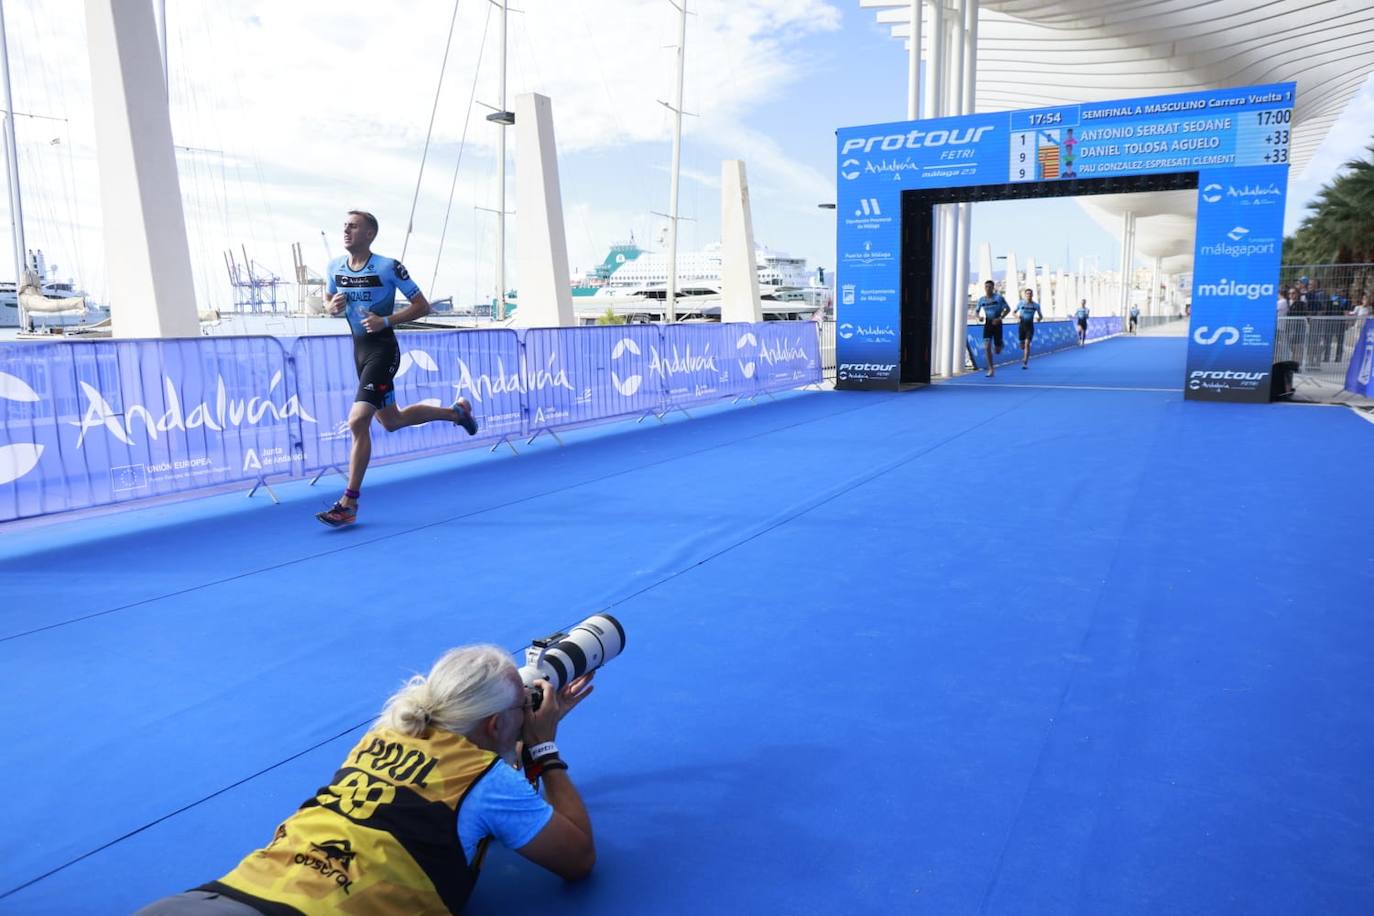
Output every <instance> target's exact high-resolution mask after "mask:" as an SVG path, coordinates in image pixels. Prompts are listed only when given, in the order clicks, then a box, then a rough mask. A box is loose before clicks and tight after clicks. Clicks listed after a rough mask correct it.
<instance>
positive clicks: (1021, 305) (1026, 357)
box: [1016, 289, 1045, 369]
mask: <svg viewBox="0 0 1374 916" xmlns="http://www.w3.org/2000/svg"><path fill="white" fill-rule="evenodd" d="M1016 312H1017V314H1018V315H1019V316H1020V318H1021V323H1020V325H1019V326H1018V327H1017V329H1016V330H1017V333H1016V337H1017V339H1018V340H1019V341H1020V342H1021V368H1022V369H1029V368H1030V351H1031V341H1032V340H1034V339H1035V323H1036V322H1037V321H1039V320H1040V319H1042V318H1044V317H1045V313H1044V312H1042V311H1040V303H1039V302H1036V301H1035V290H1033V289H1028V290H1026V292H1025V296H1024V297H1023V298H1022V299H1021V301H1020V302H1018V303H1016Z"/></svg>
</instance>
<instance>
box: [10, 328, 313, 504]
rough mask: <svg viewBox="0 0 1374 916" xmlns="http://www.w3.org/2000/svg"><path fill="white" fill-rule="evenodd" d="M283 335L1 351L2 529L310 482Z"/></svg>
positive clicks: (301, 413) (19, 346)
mask: <svg viewBox="0 0 1374 916" xmlns="http://www.w3.org/2000/svg"><path fill="white" fill-rule="evenodd" d="M307 421H309V422H313V419H312V418H311V417H310V415H309V413H308V411H307V410H306V409H304V407H303V406H302V404H301V403H300V400H299V399H298V398H297V396H296V394H295V382H294V376H293V373H292V372H291V370H290V366H289V364H288V361H287V355H286V351H285V349H284V348H283V347H282V345H281V344H280V343H279V342H278V341H277V340H276V339H275V338H271V337H219V338H199V337H198V338H190V339H185V340H156V341H148V340H129V341H109V340H105V341H79V342H72V343H56V342H55V343H16V344H11V345H6V346H4V347H0V520H7V519H15V518H25V517H29V516H35V515H44V514H48V513H51V512H62V511H66V510H69V509H82V508H87V507H90V506H99V505H106V504H109V503H117V502H121V501H124V500H129V499H141V498H145V497H149V496H160V495H165V494H170V493H178V492H183V491H186V490H192V489H198V488H202V487H210V486H216V485H220V484H226V483H238V482H244V483H247V482H252V483H255V484H256V483H257V482H259V481H262V480H263V479H264V478H266V477H267V476H269V475H275V474H293V473H299V471H300V462H301V452H300V446H301V424H302V423H303V422H307Z"/></svg>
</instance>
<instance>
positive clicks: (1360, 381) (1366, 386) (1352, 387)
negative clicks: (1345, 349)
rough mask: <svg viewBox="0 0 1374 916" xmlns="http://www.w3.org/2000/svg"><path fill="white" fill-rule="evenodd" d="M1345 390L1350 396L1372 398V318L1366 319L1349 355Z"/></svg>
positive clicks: (1373, 350)
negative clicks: (1356, 395) (1357, 395)
mask: <svg viewBox="0 0 1374 916" xmlns="http://www.w3.org/2000/svg"><path fill="white" fill-rule="evenodd" d="M1345 390H1346V391H1349V392H1350V393H1351V394H1360V395H1364V396H1365V397H1367V398H1374V318H1366V319H1365V320H1364V324H1363V325H1362V326H1361V327H1360V336H1359V338H1358V339H1357V340H1356V341H1355V350H1354V352H1353V353H1351V354H1350V368H1349V369H1347V370H1346V373H1345Z"/></svg>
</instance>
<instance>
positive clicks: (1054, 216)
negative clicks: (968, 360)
mask: <svg viewBox="0 0 1374 916" xmlns="http://www.w3.org/2000/svg"><path fill="white" fill-rule="evenodd" d="M517 5H518V6H519V7H520V8H522V9H524V10H525V13H524V14H522V15H518V16H512V19H511V27H510V28H511V43H510V91H511V94H512V95H514V94H515V93H518V92H525V91H539V92H543V93H544V94H546V95H549V96H550V97H551V98H552V100H553V110H554V118H555V127H556V133H557V137H558V142H559V150H560V169H561V184H562V193H563V200H564V207H565V218H566V225H567V238H568V246H569V257H570V266H572V267H574V268H578V269H586V268H589V267H590V266H592V265H593V264H594V263H596V262H597V261H599V260H600V259H601V257H602V256H603V255H604V253H605V251H606V248H607V247H608V246H609V245H610V244H612V243H613V242H617V241H622V240H624V239H625V238H626V237H627V236H628V235H629V233H630V232H631V231H633V232H635V234H636V236H637V238H638V239H639V240H640V241H641V242H644V243H649V244H651V245H652V243H653V241H654V237H655V235H656V234H657V230H658V228H659V227H661V226H662V224H663V220H662V219H661V218H660V217H656V216H654V215H652V212H651V211H655V210H659V211H662V210H666V209H667V206H668V184H669V177H668V165H669V160H670V133H669V124H670V121H669V116H668V114H667V113H666V112H665V111H664V110H663V109H662V108H661V107H660V106H659V105H658V103H657V100H659V99H666V98H669V96H670V93H671V89H672V72H673V51H672V49H671V48H670V47H668V46H670V45H672V44H673V42H674V39H675V29H676V21H675V15H676V14H675V12H674V10H673V9H672V7H671V6H669V4H668V3H667V2H666V0H525V2H522V3H519V4H517ZM691 7H692V9H693V11H694V12H695V13H696V15H694V16H692V17H691V18H690V19H689V25H688V38H687V62H688V68H687V69H688V76H687V84H686V103H685V104H686V107H687V109H688V110H690V111H693V112H696V113H697V114H698V115H699V117H694V118H688V119H687V121H686V130H685V134H684V141H683V182H682V191H681V209H682V213H683V215H684V216H686V217H690V218H692V219H691V221H685V222H684V223H683V224H682V239H683V245H684V246H685V247H687V248H689V249H690V248H697V247H700V246H702V245H704V244H706V243H708V242H711V241H714V240H715V239H716V238H717V237H718V223H719V208H720V203H719V186H718V185H719V174H720V168H721V161H722V160H723V159H727V158H742V159H744V160H745V162H746V165H747V167H748V172H749V179H750V185H751V198H752V202H753V218H754V227H755V236H756V238H757V240H758V241H759V242H760V243H763V244H767V245H770V246H772V247H774V248H778V249H781V250H785V251H788V252H790V253H792V254H794V255H798V256H803V257H806V258H808V259H809V260H810V262H811V264H812V266H813V267H814V266H821V265H823V266H826V267H830V266H831V265H833V263H834V214H833V212H832V211H825V210H820V209H818V208H817V206H816V205H817V204H818V203H822V202H828V201H831V200H833V198H834V131H835V129H836V128H838V127H840V126H845V125H852V124H863V123H874V122H884V121H891V120H894V119H900V118H901V117H903V116H904V114H905V107H906V54H905V51H904V50H903V47H902V44H901V42H899V41H895V40H893V39H891V38H890V37H888V33H887V29H886V28H885V27H880V26H878V25H877V23H875V22H874V20H873V16H872V13H871V11H868V10H862V9H860V8H859V7H858V4H857V3H856V2H854V0H691ZM5 8H6V14H7V22H8V25H9V28H10V33H11V35H10V37H11V42H10V45H11V68H12V71H13V73H14V82H15V104H16V107H17V108H18V109H19V110H21V111H29V112H35V113H40V114H48V115H53V116H56V117H58V118H60V119H63V120H60V121H40V120H34V119H20V121H19V136H20V141H21V149H20V169H21V175H22V176H23V183H24V186H25V194H26V224H28V226H29V241H30V244H31V245H34V246H35V247H45V248H46V249H47V250H48V252H49V254H50V257H51V259H52V260H57V261H59V262H60V263H61V264H62V265H63V268H64V271H63V272H64V273H76V274H77V275H78V279H80V280H81V281H82V282H83V283H85V285H87V286H88V288H90V289H91V291H92V292H93V293H95V294H96V295H97V296H98V297H99V296H100V294H101V288H102V284H103V272H104V269H103V257H104V254H103V244H102V232H103V226H102V223H101V220H100V213H99V196H100V195H99V190H98V175H97V172H96V166H95V148H94V133H93V128H92V119H91V114H90V100H89V73H88V71H87V69H86V65H85V55H84V54H81V53H78V54H64V55H54V54H52V53H50V50H51V49H52V48H55V47H56V48H68V49H80V48H84V46H85V44H84V43H85V34H84V15H83V5H82V4H81V3H80V2H79V0H6V7H5ZM376 9H377V8H376V6H375V4H372V3H364V2H361V0H292V2H291V3H281V2H278V0H236V2H235V3H233V4H224V3H222V2H217V0H178V2H177V3H173V4H169V26H168V29H169V44H170V46H171V66H170V69H171V74H172V76H171V95H172V116H173V130H174V135H175V137H176V142H177V143H178V144H180V145H183V146H188V147H196V148H198V149H200V150H209V151H210V152H191V151H183V152H182V153H181V154H180V155H179V162H180V164H181V184H182V187H181V192H182V197H183V201H184V202H185V207H186V213H187V223H188V231H189V235H190V236H191V245H192V260H193V269H194V272H195V274H196V281H197V289H198V295H199V296H200V297H201V298H202V300H203V301H202V303H201V304H202V305H203V306H216V307H219V306H223V305H224V304H226V301H227V299H228V296H229V290H228V286H227V283H226V282H225V280H224V278H223V274H224V267H223V252H224V250H225V249H227V248H233V249H234V250H236V251H240V250H241V248H242V247H246V248H247V249H248V250H249V254H250V256H251V257H252V258H253V259H254V260H255V261H257V262H259V263H260V264H263V265H265V266H266V267H268V268H269V269H271V270H274V271H276V272H277V273H278V274H280V275H282V276H283V277H286V276H289V274H290V270H291V255H290V247H289V246H290V244H291V243H292V242H300V243H301V244H302V247H303V250H304V252H305V254H306V257H307V260H308V261H309V262H310V263H311V264H312V266H314V267H315V269H317V270H319V269H322V268H323V266H324V262H325V258H326V251H335V252H337V250H338V242H339V239H338V228H339V225H340V223H341V222H342V215H343V211H344V210H346V209H348V208H351V207H362V208H365V209H369V210H372V211H373V212H375V213H377V214H378V216H379V217H380V218H381V222H382V235H381V237H380V238H379V240H378V242H377V248H378V250H379V251H382V252H384V253H388V254H393V255H398V254H400V250H401V248H402V245H403V244H404V245H405V246H406V247H407V251H406V261H407V263H408V266H409V267H410V269H411V273H412V274H413V275H414V276H416V277H417V278H418V279H419V280H420V281H421V283H422V285H423V286H425V287H426V289H427V291H428V292H429V293H430V295H431V297H432V298H437V297H440V296H445V295H452V296H454V297H455V298H457V299H458V300H459V301H468V300H471V299H480V298H483V297H485V296H486V295H489V294H490V293H491V292H492V291H493V290H494V276H495V271H494V268H493V263H492V262H493V253H494V227H495V221H494V216H492V215H491V214H488V213H484V212H483V211H481V210H480V209H477V208H479V207H483V206H485V207H491V206H494V204H495V187H496V186H495V181H494V173H495V160H494V156H493V150H494V141H495V134H494V131H495V128H494V127H493V126H491V125H489V124H488V123H487V122H485V121H484V120H483V116H484V115H485V114H486V109H483V108H481V107H476V108H474V109H473V113H472V115H471V119H470V120H471V124H470V127H469V130H468V135H467V141H466V145H465V148H464V153H463V156H464V158H463V164H462V167H461V169H460V170H459V172H458V182H457V185H456V193H455V194H454V203H453V205H452V207H451V208H450V207H449V205H448V200H449V191H450V185H451V181H452V177H453V164H454V162H455V159H456V156H457V153H458V149H459V145H460V141H461V140H462V136H463V126H464V118H465V115H466V112H467V110H468V100H469V97H470V95H471V94H472V89H473V81H474V74H476V76H477V80H476V92H475V97H476V99H477V100H478V102H482V101H486V102H494V101H495V81H496V73H495V54H496V51H495V29H494V23H493V25H492V26H490V27H488V28H490V29H491V32H490V34H489V35H488V39H487V43H486V48H485V51H483V52H482V53H483V55H484V56H483V59H482V65H481V68H480V70H478V69H477V68H476V63H477V55H478V52H479V48H480V46H481V38H482V32H483V29H484V27H487V26H485V23H486V16H487V15H488V14H487V10H488V4H485V3H476V2H462V3H460V4H459V7H458V10H459V13H458V19H457V30H456V36H455V40H454V45H453V49H452V52H451V55H450V61H449V67H448V69H447V72H446V75H445V82H444V89H443V92H442V94H441V95H440V96H439V108H438V117H437V120H436V124H435V132H434V140H433V144H432V146H431V149H430V153H429V160H428V165H427V168H426V172H425V176H424V179H423V181H422V182H421V188H420V190H421V193H420V197H419V200H418V203H417V206H416V211H415V218H414V232H413V234H412V236H411V237H410V238H409V240H407V239H405V233H404V227H405V225H406V222H407V219H408V216H409V212H410V206H411V195H412V193H413V192H414V190H415V187H416V177H417V170H418V167H419V163H420V153H421V149H422V147H423V143H424V139H425V132H426V127H427V124H428V121H429V117H430V111H431V106H432V105H433V103H434V91H435V86H436V81H437V77H438V72H439V60H440V57H441V55H442V53H443V50H444V39H445V36H446V33H447V29H448V25H449V21H450V17H451V15H452V12H453V9H454V7H453V4H452V3H451V2H450V0H394V2H393V3H392V4H390V5H389V6H388V7H387V14H386V15H385V16H380V17H379V16H377V15H376ZM360 23H365V27H364V28H359V24H360ZM244 49H249V51H248V53H245V51H244ZM358 60H366V61H367V62H368V66H366V67H359V66H357V61H358ZM1371 123H1374V89H1371V87H1370V86H1368V85H1367V86H1366V88H1365V90H1364V91H1363V92H1362V93H1361V94H1360V96H1359V97H1358V98H1357V99H1356V101H1355V102H1354V103H1353V104H1352V110H1351V113H1350V114H1348V115H1347V117H1346V118H1345V119H1344V121H1343V122H1342V123H1341V124H1339V125H1338V126H1337V128H1336V129H1335V130H1334V131H1333V132H1332V135H1331V140H1330V141H1329V142H1328V144H1327V147H1326V148H1324V149H1323V151H1322V152H1320V153H1319V154H1318V156H1317V157H1316V159H1315V160H1314V163H1313V167H1312V169H1311V170H1310V171H1309V174H1308V176H1307V177H1306V178H1300V177H1298V176H1293V182H1292V195H1291V196H1290V212H1289V220H1290V227H1291V225H1292V224H1295V223H1296V221H1297V220H1298V218H1299V217H1300V215H1301V208H1300V206H1298V204H1299V203H1300V202H1302V201H1305V200H1306V199H1307V198H1308V197H1310V196H1311V194H1313V193H1314V192H1315V191H1316V190H1317V189H1318V188H1319V186H1320V184H1321V183H1322V182H1323V181H1325V180H1329V178H1330V177H1331V176H1332V174H1333V173H1334V170H1335V168H1336V167H1337V166H1338V165H1339V164H1340V163H1341V162H1342V161H1344V160H1345V159H1348V158H1350V157H1352V156H1356V155H1359V154H1360V152H1361V150H1362V149H1363V147H1364V146H1365V145H1366V143H1367V142H1368V138H1369V133H1370V128H1369V127H1368V125H1369V124H1371ZM513 139H514V138H513V137H512V140H513ZM54 140H57V141H59V142H58V143H54V142H53V141H54ZM511 163H512V169H515V168H518V164H519V151H518V148H517V149H514V150H513V152H512V158H511ZM508 187H509V188H511V189H512V193H511V194H510V199H509V205H510V206H512V207H513V206H514V195H513V188H514V181H513V178H512V179H511V181H510V184H509V185H508ZM1000 206H1002V207H1004V208H1005V207H1006V206H1008V205H1000ZM1016 206H1017V207H1020V208H1023V209H1022V210H1019V211H1007V210H1005V209H999V210H998V211H997V215H996V216H995V217H988V218H984V219H981V220H980V219H979V217H978V215H977V213H975V220H974V240H975V250H976V242H977V241H979V240H981V239H984V238H986V239H988V240H989V241H991V242H992V243H993V247H994V251H995V252H999V253H1000V252H1004V251H1005V250H1006V249H1007V248H1008V247H1015V248H1016V250H1017V253H1018V255H1019V257H1021V258H1022V259H1024V258H1025V257H1027V256H1033V257H1035V259H1036V260H1037V262H1038V263H1044V262H1045V261H1047V260H1053V261H1060V260H1062V257H1063V251H1064V247H1065V243H1066V242H1068V243H1069V244H1070V245H1071V246H1072V252H1073V257H1074V258H1075V260H1076V259H1077V257H1078V256H1080V255H1084V256H1092V255H1097V256H1098V257H1099V258H1100V259H1101V263H1102V264H1103V265H1104V266H1105V265H1107V264H1110V263H1114V260H1113V259H1114V258H1115V257H1116V245H1117V243H1116V240H1115V239H1113V238H1111V237H1110V235H1109V234H1107V233H1105V232H1103V231H1102V230H1101V229H1099V228H1098V227H1097V225H1096V223H1094V222H1093V221H1092V220H1090V219H1089V218H1088V217H1087V216H1086V215H1084V214H1083V213H1082V211H1081V210H1079V208H1078V207H1077V205H1076V204H1074V203H1072V202H1071V201H1067V200H1055V201H1039V202H1032V203H1028V204H1018V205H1016ZM446 212H447V213H448V218H449V226H448V229H447V234H446V236H445V239H444V243H443V246H442V247H441V246H440V244H439V242H440V233H441V231H442V230H443V225H444V219H445V213H446ZM514 228H515V221H514V220H511V221H510V229H511V235H512V239H511V245H512V248H513V247H514V246H518V244H519V240H518V238H517V237H515V231H514ZM321 232H323V233H324V236H323V238H322V236H321ZM509 264H510V266H509V272H510V275H511V276H512V280H513V283H515V284H516V285H518V277H515V276H514V275H515V272H516V261H515V258H514V257H513V256H512V257H511V258H510V262H509ZM7 274H8V271H7V270H5V269H4V268H3V267H0V275H7Z"/></svg>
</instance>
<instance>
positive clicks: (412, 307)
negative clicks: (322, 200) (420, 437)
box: [315, 210, 477, 528]
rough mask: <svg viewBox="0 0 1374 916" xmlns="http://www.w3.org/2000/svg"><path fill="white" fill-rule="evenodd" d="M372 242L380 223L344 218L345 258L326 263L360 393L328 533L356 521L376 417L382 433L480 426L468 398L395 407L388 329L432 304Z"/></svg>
mask: <svg viewBox="0 0 1374 916" xmlns="http://www.w3.org/2000/svg"><path fill="white" fill-rule="evenodd" d="M376 237H377V218H376V217H375V216H373V215H372V214H371V213H366V212H364V211H362V210H349V211H348V216H347V218H346V219H345V220H344V249H345V250H346V251H347V252H348V254H346V255H344V256H343V257H341V258H335V259H334V260H333V261H331V262H330V264H329V273H328V275H327V277H326V281H325V282H326V283H327V284H328V287H327V298H326V300H325V302H326V304H327V305H328V306H329V311H330V312H332V313H333V314H335V315H346V316H347V318H348V325H349V328H350V329H352V331H353V361H354V364H355V365H356V366H357V369H358V392H357V394H356V395H355V396H354V399H353V409H352V410H351V411H350V412H349V414H348V428H349V430H350V431H351V432H352V433H353V450H352V451H351V452H350V453H349V456H348V486H347V488H346V489H345V490H344V494H343V496H341V497H340V498H339V501H338V502H336V503H335V504H334V505H333V506H332V507H330V508H328V509H326V510H325V511H323V512H317V513H315V517H316V518H317V519H319V520H320V521H322V522H324V523H325V524H326V525H328V526H330V527H331V528H338V527H340V526H342V525H350V524H352V523H353V522H355V521H357V519H358V495H359V492H360V491H361V489H362V486H363V475H364V474H366V473H367V465H368V462H369V461H371V460H372V419H373V417H376V418H377V419H378V420H379V421H381V424H382V428H384V429H385V430H386V431H387V432H395V431H396V430H398V429H402V428H404V427H406V426H416V425H418V424H420V423H430V422H433V421H435V420H447V421H449V422H450V423H456V424H458V425H459V426H461V427H463V429H465V430H467V432H468V435H469V436H475V435H476V434H477V420H476V418H474V417H473V415H472V405H471V404H470V403H468V400H467V398H459V399H458V400H456V401H454V402H453V406H452V407H431V406H429V405H428V404H412V405H411V406H409V407H407V408H405V409H404V410H402V409H400V408H398V407H397V406H396V387H395V385H394V384H393V383H394V381H395V378H396V371H397V369H399V368H400V365H401V345H400V344H399V343H398V342H397V340H396V332H395V331H393V330H392V325H393V323H394V324H400V323H401V322H404V321H414V320H415V319H416V318H423V317H424V316H425V315H428V314H429V301H428V300H427V299H425V296H424V294H423V293H421V292H420V287H419V286H417V285H416V284H415V281H414V280H412V279H410V274H409V273H407V272H406V269H405V267H404V266H403V265H402V264H401V262H400V261H397V260H395V259H393V258H384V257H382V256H381V255H379V254H373V253H372V241H373V239H375V238H376ZM341 288H342V290H343V292H340V289H341ZM397 290H400V291H401V294H402V295H404V296H405V297H406V299H407V300H409V302H410V304H409V305H407V306H406V307H405V308H403V309H401V310H400V311H399V312H398V311H396V310H395V309H396V291H397Z"/></svg>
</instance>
